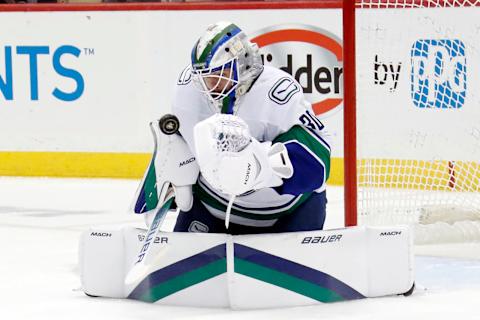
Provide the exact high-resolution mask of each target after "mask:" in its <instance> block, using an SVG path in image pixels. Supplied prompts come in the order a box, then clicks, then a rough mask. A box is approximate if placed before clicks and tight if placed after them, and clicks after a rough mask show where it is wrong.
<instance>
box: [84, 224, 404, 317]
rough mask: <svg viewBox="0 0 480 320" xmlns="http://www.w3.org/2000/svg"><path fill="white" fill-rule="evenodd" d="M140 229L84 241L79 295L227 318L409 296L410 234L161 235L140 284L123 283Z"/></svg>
mask: <svg viewBox="0 0 480 320" xmlns="http://www.w3.org/2000/svg"><path fill="white" fill-rule="evenodd" d="M144 237H145V230H141V229H136V228H133V227H126V226H123V227H122V226H119V227H116V228H111V227H110V228H101V227H97V228H91V229H90V230H88V231H86V232H85V233H83V235H82V238H81V244H80V266H81V280H82V288H83V291H84V292H85V293H86V294H88V295H92V296H103V297H113V298H131V299H137V300H142V301H147V302H154V303H158V304H165V305H182V306H201V307H232V308H234V309H250V308H270V307H288V306H301V305H311V304H318V303H324V302H335V301H344V300H351V299H360V298H365V297H379V296H385V295H395V294H404V293H411V290H410V289H411V288H413V283H414V279H413V252H412V234H411V232H410V229H409V228H408V227H395V228H387V227H355V228H347V229H337V230H329V231H309V232H294V233H280V234H261V235H241V236H231V235H226V234H203V233H159V234H158V235H157V237H156V238H155V239H154V241H153V242H154V243H153V247H152V248H151V250H153V251H152V254H154V255H155V257H156V258H155V259H154V260H153V261H151V263H150V265H148V267H147V269H145V276H144V277H143V278H141V279H139V281H138V283H136V284H134V286H130V285H129V286H126V285H125V282H124V280H125V276H126V274H127V273H128V271H129V269H130V268H131V266H132V265H133V264H134V262H135V259H136V258H137V257H136V255H137V253H138V251H139V249H140V246H141V245H142V241H143V239H144Z"/></svg>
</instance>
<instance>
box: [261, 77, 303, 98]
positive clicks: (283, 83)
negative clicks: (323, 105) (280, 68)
mask: <svg viewBox="0 0 480 320" xmlns="http://www.w3.org/2000/svg"><path fill="white" fill-rule="evenodd" d="M299 91H300V86H299V85H298V84H297V83H295V81H293V79H291V78H289V77H283V78H281V79H280V80H278V81H277V82H276V83H275V84H274V85H273V87H272V89H270V91H269V92H268V97H269V98H270V99H271V100H273V101H274V102H276V103H278V104H285V103H287V102H288V101H290V99H291V98H292V97H293V95H294V94H295V93H297V92H299Z"/></svg>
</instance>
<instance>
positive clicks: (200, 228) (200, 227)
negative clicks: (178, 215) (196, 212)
mask: <svg viewBox="0 0 480 320" xmlns="http://www.w3.org/2000/svg"><path fill="white" fill-rule="evenodd" d="M188 232H204V233H207V232H208V226H207V225H205V224H203V223H201V222H200V221H192V223H190V226H189V227H188Z"/></svg>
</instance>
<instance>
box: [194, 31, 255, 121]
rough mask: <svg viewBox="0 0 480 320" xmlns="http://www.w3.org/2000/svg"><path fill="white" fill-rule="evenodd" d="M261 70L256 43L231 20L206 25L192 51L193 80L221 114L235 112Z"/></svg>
mask: <svg viewBox="0 0 480 320" xmlns="http://www.w3.org/2000/svg"><path fill="white" fill-rule="evenodd" d="M262 70H263V63H262V59H261V57H260V54H259V52H258V46H257V45H256V44H255V43H251V42H250V41H249V40H248V39H247V36H246V35H245V33H244V32H243V31H242V30H241V29H240V28H239V27H237V26H236V25H235V24H233V23H230V22H218V23H216V24H213V25H211V26H209V27H208V28H207V31H206V32H205V34H204V35H203V36H202V37H201V38H200V39H199V40H198V41H197V43H195V46H194V47H193V50H192V75H193V80H194V82H195V84H196V85H197V87H198V88H199V89H200V90H201V91H202V92H203V93H204V94H206V96H207V97H208V99H209V101H210V103H211V104H212V105H213V106H215V107H216V111H220V112H221V113H228V114H233V113H234V109H235V106H236V104H237V102H238V99H239V98H240V97H241V96H242V95H243V94H245V93H246V92H247V91H248V89H249V88H250V86H251V85H252V83H253V81H254V80H255V79H256V78H257V77H258V75H259V74H260V73H261V72H262Z"/></svg>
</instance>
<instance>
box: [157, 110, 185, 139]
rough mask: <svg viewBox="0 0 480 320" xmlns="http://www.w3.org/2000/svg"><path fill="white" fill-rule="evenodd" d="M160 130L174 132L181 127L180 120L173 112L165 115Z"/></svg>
mask: <svg viewBox="0 0 480 320" xmlns="http://www.w3.org/2000/svg"><path fill="white" fill-rule="evenodd" d="M158 124H159V125H160V130H162V132H163V133H164V134H166V135H171V134H174V133H176V132H177V131H178V129H179V128H180V121H179V120H178V118H177V117H176V116H174V115H173V114H166V115H164V116H163V117H162V118H161V119H160V120H159V121H158Z"/></svg>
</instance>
